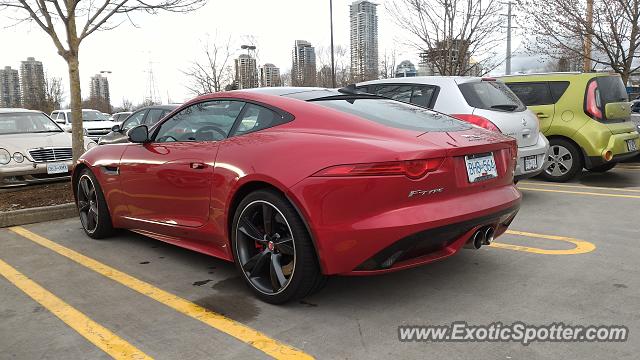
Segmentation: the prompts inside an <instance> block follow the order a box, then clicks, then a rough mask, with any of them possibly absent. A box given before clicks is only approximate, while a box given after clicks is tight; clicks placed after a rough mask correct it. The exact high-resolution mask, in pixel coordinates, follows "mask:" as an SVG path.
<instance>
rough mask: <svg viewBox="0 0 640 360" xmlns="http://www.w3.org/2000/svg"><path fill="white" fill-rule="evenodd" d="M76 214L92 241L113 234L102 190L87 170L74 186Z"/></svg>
mask: <svg viewBox="0 0 640 360" xmlns="http://www.w3.org/2000/svg"><path fill="white" fill-rule="evenodd" d="M75 190H76V200H77V206H78V214H79V215H80V222H81V223H82V228H83V229H84V232H85V233H86V234H87V235H89V236H90V237H92V238H94V239H102V238H105V237H107V236H109V235H111V234H112V233H113V226H112V224H111V216H110V215H109V209H108V207H107V202H106V201H105V199H104V195H103V194H102V188H101V187H100V184H99V183H98V181H97V180H96V178H95V176H94V175H93V173H92V172H91V170H89V169H83V170H82V171H81V172H80V176H79V177H78V183H77V185H76V189H75Z"/></svg>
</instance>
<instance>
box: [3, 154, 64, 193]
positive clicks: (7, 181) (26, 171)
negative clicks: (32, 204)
mask: <svg viewBox="0 0 640 360" xmlns="http://www.w3.org/2000/svg"><path fill="white" fill-rule="evenodd" d="M60 162H64V163H65V164H67V167H68V168H69V172H66V173H61V174H51V175H49V174H47V164H46V163H32V162H27V161H25V162H24V163H22V164H11V165H1V166H0V188H1V187H10V186H18V185H27V184H32V183H41V182H49V181H58V180H64V179H68V178H69V176H70V175H71V173H70V171H71V168H72V165H73V162H72V161H71V160H69V161H60Z"/></svg>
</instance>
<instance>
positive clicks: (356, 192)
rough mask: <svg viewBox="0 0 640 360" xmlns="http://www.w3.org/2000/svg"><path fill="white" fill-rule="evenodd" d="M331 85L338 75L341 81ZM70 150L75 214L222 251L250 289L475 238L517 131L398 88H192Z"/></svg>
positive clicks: (411, 259) (418, 257)
mask: <svg viewBox="0 0 640 360" xmlns="http://www.w3.org/2000/svg"><path fill="white" fill-rule="evenodd" d="M343 91H345V90H343ZM127 135H128V138H129V141H130V143H129V144H117V145H104V146H98V147H97V148H95V149H93V150H91V151H90V152H88V153H86V154H85V155H84V156H82V157H81V158H80V160H79V164H78V165H77V166H76V167H75V170H74V174H73V186H74V190H75V196H76V202H77V205H78V209H79V214H80V220H81V223H82V226H83V228H84V230H85V232H86V234H87V235H88V236H89V237H92V238H103V237H106V236H108V235H109V234H111V232H112V230H113V229H114V228H126V229H131V230H133V231H135V232H139V233H142V234H145V235H147V236H151V237H153V238H156V239H158V240H162V241H166V242H169V243H172V244H175V245H178V246H182V247H185V248H189V249H192V250H195V251H199V252H202V253H205V254H208V255H212V256H216V257H219V258H222V259H225V260H228V261H234V262H235V263H236V265H237V267H238V270H239V272H240V273H241V274H242V278H243V280H244V281H245V282H246V283H247V285H248V286H249V288H250V289H251V290H252V291H253V292H254V293H255V294H256V295H257V296H258V297H259V298H260V299H262V300H264V301H267V302H271V303H282V302H285V301H288V300H291V299H295V298H299V297H303V296H306V295H308V294H310V293H311V292H313V291H315V290H318V288H319V287H320V286H321V285H322V284H323V283H324V279H325V278H326V276H327V275H333V274H349V275H373V274H379V273H386V272H390V271H396V270H401V269H406V268H410V267H414V266H418V265H421V264H426V263H430V262H433V261H436V260H439V259H442V258H445V257H448V256H450V255H453V254H454V253H456V252H458V250H460V248H462V247H463V245H465V244H466V245H467V246H469V247H475V248H479V247H480V246H481V245H483V244H487V243H489V242H491V241H492V240H493V238H494V237H496V236H498V235H500V234H502V233H503V232H504V231H505V230H506V228H507V226H508V225H509V224H510V223H511V221H512V220H513V218H514V217H515V215H516V212H517V210H518V208H519V204H520V197H521V195H520V193H519V192H518V190H517V189H516V188H515V186H514V184H513V169H514V168H515V165H516V164H515V162H516V151H517V146H516V142H515V141H514V140H513V139H512V138H510V137H507V136H503V135H501V134H499V133H494V132H490V131H486V130H485V129H481V128H478V127H475V126H472V125H471V124H468V123H466V122H463V121H460V120H457V119H454V118H451V117H449V116H446V115H443V114H440V113H436V112H433V111H431V110H427V109H424V108H421V107H417V106H414V105H411V104H407V103H403V102H399V101H394V100H390V99H386V98H382V97H379V96H376V95H370V94H353V93H349V92H348V91H345V92H344V93H343V92H339V91H336V90H327V89H315V88H286V87H280V88H263V89H255V90H240V91H232V92H221V93H215V94H209V95H205V96H201V97H198V98H196V99H194V100H192V101H190V102H188V103H186V104H184V105H182V106H181V107H179V108H178V109H177V110H176V111H174V112H173V113H172V114H170V115H169V116H167V117H166V118H164V119H162V120H161V121H160V122H159V123H158V124H156V125H155V126H153V127H151V128H149V127H148V126H147V125H139V126H137V127H134V128H132V129H131V130H129V131H128V133H127Z"/></svg>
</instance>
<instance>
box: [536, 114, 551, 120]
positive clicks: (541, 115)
mask: <svg viewBox="0 0 640 360" xmlns="http://www.w3.org/2000/svg"><path fill="white" fill-rule="evenodd" d="M536 115H537V116H538V118H540V119H547V118H548V117H549V115H547V114H545V113H541V112H539V113H537V114H536Z"/></svg>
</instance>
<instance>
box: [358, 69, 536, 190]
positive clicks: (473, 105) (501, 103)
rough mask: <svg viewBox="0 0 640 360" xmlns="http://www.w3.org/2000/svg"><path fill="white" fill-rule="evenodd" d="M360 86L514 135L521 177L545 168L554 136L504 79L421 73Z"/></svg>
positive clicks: (361, 88)
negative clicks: (550, 136)
mask: <svg viewBox="0 0 640 360" xmlns="http://www.w3.org/2000/svg"><path fill="white" fill-rule="evenodd" d="M356 89H357V90H360V91H365V92H368V93H372V94H378V95H382V96H386V97H390V98H393V99H395V100H400V101H405V102H410V103H414V104H417V105H420V106H423V107H427V108H429V109H433V110H436V111H438V112H441V113H445V114H449V115H452V116H454V117H457V118H459V119H461V120H465V121H468V122H471V123H473V124H475V125H478V126H481V127H483V128H486V129H490V130H494V131H499V132H502V133H503V134H505V135H508V136H511V137H513V138H515V139H516V142H517V143H518V164H517V167H516V171H515V180H516V181H517V180H521V179H525V178H529V177H532V176H536V175H538V174H540V173H541V172H542V171H543V169H544V166H543V165H544V161H545V155H546V153H547V151H548V150H549V141H548V140H547V138H546V137H545V136H544V135H543V134H542V133H541V132H540V128H539V123H538V118H537V117H536V115H535V114H534V113H533V112H531V111H529V110H527V107H526V106H525V105H524V104H523V103H522V102H521V101H520V99H518V97H517V96H516V95H515V94H514V93H513V92H511V90H509V88H508V87H507V86H506V85H505V84H504V83H503V82H501V81H498V80H495V79H492V78H479V77H460V76H417V77H406V78H394V79H383V80H373V81H367V82H362V83H358V84H356Z"/></svg>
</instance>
